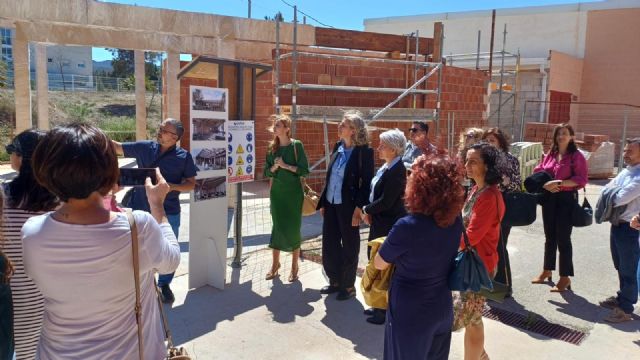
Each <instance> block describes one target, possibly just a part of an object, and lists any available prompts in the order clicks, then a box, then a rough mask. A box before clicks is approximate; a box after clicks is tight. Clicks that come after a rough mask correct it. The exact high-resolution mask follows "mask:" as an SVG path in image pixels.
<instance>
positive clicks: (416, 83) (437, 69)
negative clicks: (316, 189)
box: [275, 7, 445, 169]
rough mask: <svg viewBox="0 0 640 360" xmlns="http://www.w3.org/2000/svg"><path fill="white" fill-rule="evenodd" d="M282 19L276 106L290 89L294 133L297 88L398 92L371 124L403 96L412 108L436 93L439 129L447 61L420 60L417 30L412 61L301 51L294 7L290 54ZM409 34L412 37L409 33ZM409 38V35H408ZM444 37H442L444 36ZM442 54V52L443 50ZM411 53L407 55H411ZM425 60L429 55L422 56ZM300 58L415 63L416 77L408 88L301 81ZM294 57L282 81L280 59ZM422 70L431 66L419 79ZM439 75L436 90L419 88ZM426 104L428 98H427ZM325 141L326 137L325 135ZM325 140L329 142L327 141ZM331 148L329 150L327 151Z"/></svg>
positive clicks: (276, 50)
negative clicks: (284, 46) (287, 76)
mask: <svg viewBox="0 0 640 360" xmlns="http://www.w3.org/2000/svg"><path fill="white" fill-rule="evenodd" d="M279 21H280V20H279V19H276V49H275V52H276V56H275V103H276V104H275V105H276V112H277V113H280V112H281V110H282V109H281V108H282V106H281V104H280V90H291V119H292V132H293V133H294V134H295V130H296V120H298V119H297V118H298V104H297V91H298V90H309V91H324V90H330V91H341V92H355V93H388V94H399V95H398V96H397V98H396V99H394V100H393V101H391V102H390V103H389V104H388V105H387V106H385V107H384V108H382V109H380V110H379V111H377V112H376V113H375V114H374V115H373V116H371V117H370V118H368V119H366V122H367V124H371V123H373V122H375V121H376V120H377V119H379V118H380V117H381V116H382V115H383V114H384V113H385V112H387V111H388V110H389V109H391V108H392V107H393V106H395V105H396V104H397V103H398V102H400V101H401V100H402V99H404V98H405V97H406V96H407V95H413V101H412V104H413V107H414V108H415V106H416V95H419V94H421V95H425V96H427V95H432V94H433V95H435V96H436V101H435V103H436V106H435V108H434V109H433V115H432V119H433V120H434V122H435V124H436V129H438V128H439V126H438V125H439V124H438V122H439V118H440V99H441V97H440V93H441V90H442V68H443V66H444V65H445V63H444V62H429V61H418V58H419V56H420V54H419V52H418V44H419V40H420V38H419V36H418V31H416V32H415V41H416V45H415V58H414V59H413V61H412V60H396V59H386V58H380V57H371V56H353V55H338V54H327V53H315V52H308V51H298V46H297V45H298V44H297V25H298V24H297V8H296V7H294V17H293V44H292V50H291V51H290V52H288V53H285V54H282V53H281V49H280V47H281V39H280V24H279ZM409 36H410V37H412V36H413V34H412V35H409ZM407 39H409V37H408V38H407ZM441 40H442V39H441ZM440 46H442V41H440ZM440 53H442V51H440ZM408 55H409V54H407V56H408ZM423 56H424V58H425V60H426V59H427V57H428V55H423ZM299 57H316V58H323V59H336V60H354V61H367V62H382V63H385V64H396V65H412V66H414V72H413V75H414V79H413V85H411V86H409V87H408V88H406V89H404V88H388V87H363V86H347V85H321V84H305V83H299V82H298V79H297V77H298V73H297V69H298V58H299ZM287 58H291V60H292V72H293V74H292V83H286V84H283V83H281V82H280V81H281V77H280V69H281V67H280V61H282V60H284V59H287ZM419 69H425V70H426V69H431V70H430V71H429V72H427V73H426V74H425V75H424V76H423V77H421V78H420V79H418V71H419ZM434 75H435V76H437V86H436V89H434V90H430V89H427V88H426V86H424V89H420V88H419V87H420V85H422V84H425V83H426V81H427V79H429V78H430V77H432V76H434ZM425 104H426V99H425ZM405 121H413V120H405ZM323 123H324V127H325V129H324V133H325V136H326V133H327V131H326V126H327V119H326V117H324V119H323ZM325 140H327V139H326V138H325ZM325 143H326V141H325ZM327 151H328V150H327ZM325 159H326V157H325V158H322V159H321V160H319V161H318V162H317V163H316V164H314V165H313V166H312V167H311V169H315V168H316V167H317V166H319V165H320V164H321V163H323V162H324V161H325Z"/></svg>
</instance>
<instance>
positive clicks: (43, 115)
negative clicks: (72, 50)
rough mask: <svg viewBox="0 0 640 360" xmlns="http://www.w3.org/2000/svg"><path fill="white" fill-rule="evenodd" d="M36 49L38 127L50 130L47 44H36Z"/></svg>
mask: <svg viewBox="0 0 640 360" xmlns="http://www.w3.org/2000/svg"><path fill="white" fill-rule="evenodd" d="M35 51H36V54H35V55H36V101H37V109H38V128H39V129H42V130H49V75H48V74H47V46H46V45H45V44H35Z"/></svg>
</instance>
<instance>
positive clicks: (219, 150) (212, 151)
mask: <svg viewBox="0 0 640 360" xmlns="http://www.w3.org/2000/svg"><path fill="white" fill-rule="evenodd" d="M191 154H192V156H193V159H194V160H195V162H196V167H197V168H198V171H208V170H223V169H224V168H226V167H227V150H226V149H225V148H223V147H211V148H194V149H193V151H192V152H191Z"/></svg>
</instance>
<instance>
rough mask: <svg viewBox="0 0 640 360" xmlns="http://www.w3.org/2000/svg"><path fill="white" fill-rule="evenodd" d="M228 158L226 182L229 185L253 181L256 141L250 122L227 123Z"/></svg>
mask: <svg viewBox="0 0 640 360" xmlns="http://www.w3.org/2000/svg"><path fill="white" fill-rule="evenodd" d="M227 131H228V133H229V134H228V136H227V137H228V140H229V146H228V148H227V150H229V158H228V160H227V180H228V182H229V184H235V183H241V182H250V181H253V180H254V178H255V177H254V175H255V170H256V164H255V159H256V149H255V148H256V140H255V132H254V122H253V121H252V120H239V121H235V120H234V121H229V122H228V123H227Z"/></svg>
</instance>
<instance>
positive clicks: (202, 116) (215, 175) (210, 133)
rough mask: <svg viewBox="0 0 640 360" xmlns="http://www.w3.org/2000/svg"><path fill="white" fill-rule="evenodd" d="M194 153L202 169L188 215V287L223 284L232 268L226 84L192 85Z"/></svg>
mask: <svg viewBox="0 0 640 360" xmlns="http://www.w3.org/2000/svg"><path fill="white" fill-rule="evenodd" d="M189 94H190V96H189V98H190V102H189V103H190V107H189V114H190V115H189V121H190V126H191V156H192V157H193V160H194V161H195V163H196V167H197V168H198V175H197V176H196V187H195V190H194V191H193V192H192V194H191V208H190V216H189V226H190V227H189V287H190V288H197V287H201V286H204V285H211V286H214V287H216V288H219V289H223V288H224V284H225V278H226V270H227V264H226V262H227V145H228V144H227V120H228V118H229V113H228V108H229V103H228V92H227V89H217V88H211V87H205V86H191V87H190V89H189Z"/></svg>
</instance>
